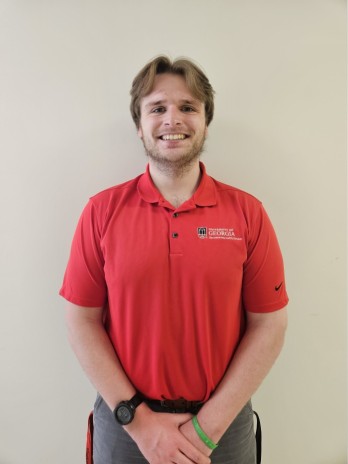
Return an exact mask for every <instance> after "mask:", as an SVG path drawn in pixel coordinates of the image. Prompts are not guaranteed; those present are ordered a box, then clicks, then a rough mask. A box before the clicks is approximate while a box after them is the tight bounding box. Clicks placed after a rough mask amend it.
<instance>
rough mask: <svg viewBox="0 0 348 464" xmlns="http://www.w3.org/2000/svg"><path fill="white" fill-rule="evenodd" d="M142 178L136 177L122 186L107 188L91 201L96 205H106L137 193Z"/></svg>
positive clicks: (92, 197) (91, 198)
mask: <svg viewBox="0 0 348 464" xmlns="http://www.w3.org/2000/svg"><path fill="white" fill-rule="evenodd" d="M141 176H142V174H141V175H139V176H137V177H135V178H134V179H131V180H128V181H126V182H123V183H122V184H118V185H114V186H112V187H109V188H106V189H104V190H102V191H100V192H98V193H96V194H94V195H92V196H91V197H90V201H91V202H92V203H93V204H95V205H99V204H104V203H105V202H109V201H110V200H113V199H116V200H117V199H119V198H121V197H122V196H124V195H127V194H129V193H133V192H136V191H137V185H138V181H139V179H140V177H141Z"/></svg>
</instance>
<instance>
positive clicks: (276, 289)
mask: <svg viewBox="0 0 348 464" xmlns="http://www.w3.org/2000/svg"><path fill="white" fill-rule="evenodd" d="M282 285H283V282H281V283H280V284H279V285H277V286H275V287H274V290H275V291H276V292H277V291H278V290H279V289H280V287H281V286H282Z"/></svg>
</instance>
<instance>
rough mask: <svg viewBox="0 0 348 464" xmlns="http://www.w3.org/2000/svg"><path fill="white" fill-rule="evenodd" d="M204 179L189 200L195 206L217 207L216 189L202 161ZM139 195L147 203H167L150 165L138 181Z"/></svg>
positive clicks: (200, 165) (201, 167)
mask: <svg viewBox="0 0 348 464" xmlns="http://www.w3.org/2000/svg"><path fill="white" fill-rule="evenodd" d="M199 167H200V169H201V173H202V177H201V180H200V183H199V186H198V188H197V190H196V191H195V193H194V194H193V196H192V198H191V199H190V200H188V201H189V202H191V203H192V204H193V205H195V206H214V205H216V188H215V183H214V181H213V179H212V178H211V177H210V176H208V174H207V172H206V169H205V166H204V164H203V163H202V162H201V161H200V163H199ZM138 193H139V195H140V197H141V198H142V199H143V200H144V201H146V202H147V203H161V204H163V203H164V202H165V200H164V198H163V197H162V195H161V193H160V192H159V191H158V190H157V188H156V186H155V184H154V183H153V181H152V179H151V176H150V168H149V165H147V166H146V171H145V172H144V174H143V175H142V176H140V179H139V181H138Z"/></svg>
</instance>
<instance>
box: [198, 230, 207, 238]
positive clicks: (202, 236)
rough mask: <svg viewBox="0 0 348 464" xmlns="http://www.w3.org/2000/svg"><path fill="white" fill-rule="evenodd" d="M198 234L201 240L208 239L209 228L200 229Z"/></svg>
mask: <svg viewBox="0 0 348 464" xmlns="http://www.w3.org/2000/svg"><path fill="white" fill-rule="evenodd" d="M197 233H198V237H199V238H207V228H206V227H198V228H197Z"/></svg>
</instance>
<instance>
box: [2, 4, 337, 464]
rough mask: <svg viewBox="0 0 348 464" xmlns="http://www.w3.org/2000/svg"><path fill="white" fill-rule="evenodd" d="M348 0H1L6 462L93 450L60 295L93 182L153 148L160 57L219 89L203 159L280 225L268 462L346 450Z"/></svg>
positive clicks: (85, 391)
mask: <svg viewBox="0 0 348 464" xmlns="http://www.w3.org/2000/svg"><path fill="white" fill-rule="evenodd" d="M345 3H346V2H344V1H343V0H331V1H330V0H301V1H296V0H294V1H290V0H273V1H272V0H217V1H210V0H177V1H176V2H174V3H173V2H169V1H164V0H147V1H141V0H138V1H135V0H133V1H131V0H128V1H127V2H126V1H121V0H110V1H107V0H101V1H98V2H95V1H91V0H70V1H67V0H63V1H62V0H59V1H58V0H55V1H54V0H51V1H49V0H47V1H39V0H36V1H35V0H22V1H20V0H17V1H16V0H13V1H10V0H8V1H5V0H2V1H0V79H1V83H0V92H1V96H0V131H1V134H0V150H1V155H0V156H1V171H0V176H1V178H0V189H1V195H0V199H1V212H2V214H1V228H0V234H1V242H0V243H1V255H0V256H1V270H0V273H1V302H2V311H1V313H0V356H1V359H0V362H1V379H0V389H1V395H0V398H1V399H0V411H1V413H0V430H1V433H0V463H1V464H22V463H24V462H25V463H28V464H47V463H50V464H58V463H62V462H64V463H68V464H70V463H82V462H84V440H85V429H86V419H87V414H88V412H89V410H90V409H91V407H92V404H93V400H94V391H93V389H92V388H91V387H90V385H89V384H88V381H87V380H86V379H85V377H84V375H83V374H82V373H81V371H80V369H79V367H78V364H77V362H76V361H75V359H74V357H73V354H72V352H71V351H70V349H69V347H68V344H67V342H66V337H65V329H64V323H63V318H62V313H63V300H62V299H61V298H59V297H58V295H57V292H58V289H59V287H60V283H61V280H62V276H63V272H64V268H65V265H66V261H67V257H68V252H69V247H70V241H71V238H72V234H73V230H74V228H75V225H76V221H77V219H78V216H79V214H80V212H81V209H82V207H83V205H84V204H85V203H86V201H87V199H88V197H89V196H90V195H92V194H93V193H96V192H98V191H99V190H102V189H103V188H106V187H108V186H111V185H113V184H116V183H119V182H121V181H124V180H127V179H129V178H131V177H133V176H135V175H137V174H138V173H140V172H142V170H143V169H144V166H145V163H146V159H145V156H144V155H143V149H142V146H141V144H140V142H139V140H138V139H137V137H136V132H135V128H134V127H133V123H132V121H131V118H130V115H129V111H128V105H129V89H130V84H131V80H132V78H133V77H134V75H135V74H136V72H137V71H138V70H139V69H140V67H141V66H143V64H144V63H145V62H147V61H148V60H149V59H150V58H152V57H153V56H154V55H157V54H159V53H168V54H170V55H171V56H172V57H176V56H178V55H186V56H189V57H192V58H194V59H195V60H196V61H198V63H200V64H201V65H202V67H203V68H204V70H205V71H206V73H207V74H208V76H209V78H210V80H211V82H212V84H213V86H214V88H215V89H216V116H215V119H214V121H213V123H212V125H211V128H210V136H209V140H208V143H207V150H206V153H205V154H204V156H203V160H204V162H205V163H206V165H207V167H208V170H209V172H210V174H211V175H214V176H215V177H217V178H218V179H220V180H222V181H225V182H228V183H230V184H234V185H235V186H237V187H240V188H242V189H244V190H247V191H250V192H251V193H253V194H254V195H256V196H258V197H259V198H260V199H261V200H262V201H263V202H264V204H265V206H266V208H267V210H268V212H269V214H270V216H271V218H272V220H273V223H274V225H275V227H276V229H277V232H278V236H279V240H280V243H281V246H282V249H283V254H284V258H285V263H286V270H287V282H288V291H289V295H290V298H291V304H290V305H289V313H290V326H289V331H288V336H287V342H286V346H285V348H284V351H283V353H282V355H281V357H280V359H279V360H278V362H277V364H276V366H275V368H274V370H273V371H272V373H271V374H270V376H269V377H268V378H267V380H266V381H265V383H264V385H263V386H262V388H261V389H260V391H259V392H258V394H257V395H256V396H255V398H254V406H255V408H256V409H257V410H258V411H259V412H260V413H261V417H262V421H263V429H264V463H265V464H280V463H281V464H294V463H296V464H344V463H345V462H346V394H345V393H346V374H345V370H346V369H345V367H346V363H345V345H346V342H345V339H346V323H345V320H346V318H345V302H346V301H345V297H346V295H345V284H346V280H345V275H346V274H345V272H346V267H345V261H346V259H345V258H346V251H345V250H346V241H345V235H346V230H345V224H346V223H345V219H346V209H345V199H346V196H345V185H346V160H345V144H346V135H345V132H346V120H345V119H346V118H345V106H346V95H345V74H346V67H345V38H346V24H345V18H346V14H345V8H346V5H345Z"/></svg>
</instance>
